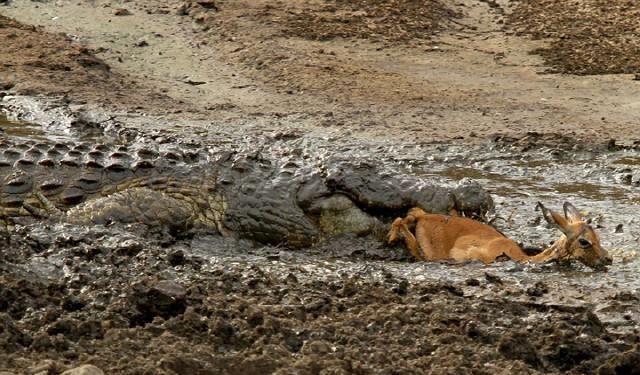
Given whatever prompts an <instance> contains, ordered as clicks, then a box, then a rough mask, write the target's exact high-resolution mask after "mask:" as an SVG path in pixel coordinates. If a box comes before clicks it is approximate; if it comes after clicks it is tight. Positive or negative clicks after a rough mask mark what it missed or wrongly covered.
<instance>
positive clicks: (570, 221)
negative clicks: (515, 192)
mask: <svg viewBox="0 0 640 375" xmlns="http://www.w3.org/2000/svg"><path fill="white" fill-rule="evenodd" d="M536 208H540V209H541V211H542V215H543V216H544V218H545V220H546V221H547V222H548V223H549V224H552V225H553V226H555V227H556V228H558V229H560V231H562V233H563V234H564V235H563V236H562V238H560V239H559V240H558V241H557V242H556V243H555V244H554V246H555V247H556V254H555V256H554V258H556V259H576V260H579V261H580V262H582V263H584V264H585V265H587V266H589V267H591V268H594V269H596V268H603V267H604V266H607V265H610V264H611V262H612V259H611V256H610V255H609V253H608V252H607V251H606V250H604V249H603V248H602V247H601V246H600V238H599V237H598V234H597V233H596V232H595V230H593V228H592V227H591V225H589V224H588V223H587V222H586V220H585V219H584V217H583V216H582V214H581V213H580V211H578V209H576V208H575V207H574V206H573V205H572V204H571V203H569V202H565V203H564V205H563V208H564V217H563V216H562V215H560V214H559V213H557V212H555V211H552V210H549V209H547V208H546V207H544V206H543V205H542V203H540V202H538V205H537V207H536Z"/></svg>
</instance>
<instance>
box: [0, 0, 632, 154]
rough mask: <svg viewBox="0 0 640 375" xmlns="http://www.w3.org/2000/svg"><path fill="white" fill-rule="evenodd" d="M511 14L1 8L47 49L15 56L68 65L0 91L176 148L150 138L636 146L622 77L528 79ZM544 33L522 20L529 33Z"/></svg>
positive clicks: (324, 6) (402, 8) (331, 4)
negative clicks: (557, 141) (97, 111)
mask: <svg viewBox="0 0 640 375" xmlns="http://www.w3.org/2000/svg"><path fill="white" fill-rule="evenodd" d="M419 3H420V5H421V6H418V4H419ZM511 3H512V2H509V1H506V0H500V1H475V0H464V1H460V2H455V3H451V2H447V3H445V2H441V1H422V2H416V1H411V0H402V1H400V0H398V1H393V2H381V1H371V0H370V1H364V0H363V1H358V2H345V1H327V0H314V1H310V0H305V1H303V0H296V1H287V2H277V1H267V0H262V1H212V0H211V1H185V2H180V3H177V4H176V3H175V2H170V1H164V0H163V1H161V0H158V1H151V0H145V1H136V2H125V3H118V2H111V1H106V0H104V1H98V2H72V1H61V2H54V3H39V2H26V3H25V2H9V5H8V6H3V7H2V8H0V10H1V11H2V13H3V14H5V15H7V16H13V17H17V19H18V20H19V21H21V22H23V23H29V24H35V25H43V26H44V28H40V29H37V30H34V31H33V32H34V33H42V32H44V31H45V30H46V31H47V32H53V33H54V35H56V37H52V36H51V35H49V34H46V35H47V36H46V37H45V36H44V35H45V34H42V35H43V38H41V39H40V41H39V42H38V41H35V39H37V38H35V39H34V41H32V44H34V46H35V48H32V49H31V50H38V49H40V48H42V49H43V50H44V48H45V46H46V43H47V42H46V40H52V41H56V40H58V39H60V42H61V43H62V44H59V43H58V44H56V45H55V46H56V51H62V50H63V48H65V49H69V52H58V53H57V54H51V55H52V56H56V58H58V57H59V58H67V57H68V58H69V59H70V60H69V61H64V60H61V61H54V65H55V66H66V67H69V68H73V70H71V71H65V70H51V69H44V70H41V71H38V72H37V73H38V74H34V75H33V76H32V75H29V74H30V72H31V71H32V70H26V67H24V68H22V67H21V66H22V65H21V64H22V63H16V62H15V61H14V62H11V61H8V62H7V63H8V64H10V65H12V69H11V70H7V71H5V72H4V73H3V76H5V77H6V76H7V75H11V74H13V78H10V79H9V80H10V82H13V83H16V84H17V86H16V87H17V89H18V90H19V91H21V92H27V93H35V92H41V93H43V94H46V93H60V92H66V93H68V94H67V95H71V96H73V97H74V98H76V97H80V99H77V100H78V101H87V102H88V103H95V104H98V105H102V106H103V107H106V108H107V109H109V108H110V110H115V111H116V112H119V111H120V110H121V109H124V110H125V111H128V110H129V109H131V108H132V107H133V108H135V107H143V109H144V112H146V115H147V116H148V115H156V117H146V118H136V117H135V116H131V115H132V114H131V113H128V114H127V115H126V116H125V119H126V121H127V122H128V123H129V126H141V127H142V128H144V129H148V128H155V127H160V128H161V130H163V131H167V132H174V131H176V132H177V133H181V134H182V133H183V132H184V129H181V130H179V131H177V128H176V127H171V126H170V127H167V126H164V125H159V124H166V122H167V120H168V122H170V123H176V122H180V123H182V124H185V126H187V125H189V126H190V125H193V127H192V128H193V129H195V130H194V132H196V133H197V132H199V131H200V130H198V129H202V127H203V126H206V127H209V128H210V129H217V128H218V127H220V128H222V129H226V128H227V126H228V124H229V123H233V124H238V126H241V127H243V128H245V129H247V131H249V130H250V129H251V128H253V127H255V131H276V132H277V131H280V130H281V129H282V128H283V127H286V128H289V129H292V130H293V129H295V130H296V131H301V132H313V131H319V132H330V133H334V132H335V133H336V134H340V135H342V136H352V137H366V138H380V139H386V140H405V139H411V140H418V141H422V142H429V141H442V140H445V139H449V140H450V139H456V140H461V139H464V140H466V141H470V142H477V141H478V140H482V139H484V138H485V137H487V136H490V135H492V134H495V133H501V134H508V135H514V136H522V135H524V134H526V133H527V132H531V131H536V132H539V133H560V134H564V135H566V136H568V137H573V138H578V139H581V140H583V141H584V140H587V141H589V142H595V143H601V142H605V141H606V140H608V139H611V138H615V139H617V140H619V141H623V142H633V141H635V140H640V128H638V127H637V126H636V125H637V117H636V116H635V113H636V111H635V109H637V108H638V105H639V104H638V103H640V94H639V92H640V91H639V90H637V88H636V87H635V86H636V85H635V84H634V82H633V81H632V79H633V76H632V75H631V76H624V75H621V76H609V77H606V78H604V77H599V76H591V77H582V78H580V79H577V78H575V77H572V76H551V75H540V74H539V73H540V72H544V71H546V70H548V69H549V66H545V65H543V63H542V62H541V61H540V60H539V59H538V58H537V57H536V56H533V55H531V54H530V52H531V51H533V50H535V49H536V48H544V47H548V46H545V45H544V44H543V43H542V42H541V41H532V40H528V39H525V38H522V37H519V36H516V35H513V33H511V32H505V25H504V23H505V22H507V23H511V22H515V21H513V20H516V21H518V20H519V18H518V17H515V16H510V17H506V18H505V14H506V15H508V14H509V13H510V12H511V10H512V9H511V8H510V6H509V4H511ZM574 3H579V4H586V3H587V2H586V1H578V2H572V4H574ZM526 4H528V3H516V4H515V5H516V6H517V7H516V9H515V11H516V12H524V10H523V9H529V8H531V9H537V8H534V7H529V8H527V7H526ZM123 9H126V12H125V11H124V10H123ZM541 9H546V10H548V11H549V12H554V14H560V12H555V9H554V8H548V7H545V8H541ZM585 9H587V8H585ZM421 12H422V13H421ZM616 12H617V13H616ZM421 14H422V15H421ZM516 14H519V13H516ZM527 14H528V13H527ZM545 14H546V13H545ZM562 14H565V13H562ZM615 14H619V15H620V16H615ZM625 14H626V13H624V12H623V11H622V8H616V7H613V8H611V9H609V11H608V13H603V12H594V15H593V17H594V18H597V16H599V15H606V16H607V18H606V19H608V20H609V21H606V20H605V21H606V22H609V24H608V26H607V30H609V29H611V31H610V32H609V33H610V34H611V35H614V34H615V33H616V31H615V30H617V28H620V30H618V31H620V32H619V35H627V34H629V32H627V31H625V30H628V29H629V27H628V25H629V23H628V22H631V21H628V22H627V21H624V17H625V16H624V15H625ZM423 15H426V16H423ZM616 17H617V18H616ZM549 19H554V18H553V17H551V15H549V16H548V17H546V16H545V17H543V16H540V17H538V18H536V17H533V16H532V20H540V24H541V25H542V24H544V25H546V24H547V21H548V20H549ZM629 19H631V18H629ZM617 20H620V21H619V22H618V21H617ZM561 21H562V20H561V19H560V18H558V22H561ZM605 21H602V22H605ZM5 22H6V21H5ZM518 22H521V21H518ZM532 22H533V21H532ZM594 22H595V21H594ZM527 25H528V26H527V27H528V28H530V29H531V30H535V28H534V26H535V25H532V24H531V23H528V24H527ZM578 26H580V27H581V25H578ZM509 27H511V26H509ZM513 27H520V26H518V25H517V24H516V25H514V26H513ZM542 27H543V26H539V28H542ZM545 27H546V26H545ZM567 27H569V26H567ZM507 29H508V27H507ZM614 29H615V30H614ZM367 30H371V31H370V32H369V33H367ZM5 31H6V29H5ZM60 33H63V34H64V35H67V36H69V37H63V36H62V35H61V34H60ZM616 35H618V34H616ZM69 38H72V39H73V42H71V41H69V40H67V39H69ZM3 41H7V43H4V44H3V48H6V49H8V50H12V51H24V52H25V53H26V52H27V51H26V50H24V49H20V48H17V47H18V46H20V45H21V43H22V42H21V41H20V40H19V39H15V38H14V39H11V38H10V39H8V40H3ZM38 43H40V44H42V45H40V44H38ZM56 43H57V42H56ZM603 43H604V42H603ZM630 43H635V42H633V41H631V42H630ZM601 44H602V43H601ZM602 45H604V44H602ZM630 45H631V44H630ZM63 46H66V47H63ZM73 51H76V52H73ZM78 51H89V52H90V53H91V54H93V56H95V57H96V61H103V62H104V63H105V64H107V66H109V67H110V70H109V71H106V67H105V65H100V66H102V67H103V69H101V70H100V71H98V72H95V70H96V68H95V67H81V68H80V67H78V65H79V64H78V63H77V62H74V61H73V59H74V58H79V57H74V56H75V55H74V54H78V53H80V52H78ZM84 53H85V54H86V52H84ZM616 53H617V52H616ZM620 53H621V54H620V56H619V58H617V59H609V60H607V61H624V56H627V55H622V52H620ZM625 53H626V52H625ZM628 53H630V54H631V53H633V52H632V50H631V49H630V50H629V52H628ZM593 54H594V55H603V56H604V55H606V53H600V52H594V53H593ZM9 56H10V55H5V54H2V55H0V59H5V58H11V59H13V57H9ZM11 56H12V55H11ZM43 56H49V54H46V55H43ZM65 56H67V57H65ZM79 56H80V57H82V55H79ZM629 56H630V55H629ZM567 61H569V60H567ZM40 64H41V65H46V64H42V63H40ZM13 69H15V72H13V71H12V70H13ZM29 69H31V68H29ZM5 80H6V78H5ZM66 82H73V85H68V86H67V85H66ZM131 82H134V83H131ZM69 87H77V88H78V89H77V90H70V89H69ZM83 87H86V88H87V89H86V90H85V89H83ZM140 87H144V88H148V89H140ZM612 93H615V95H612ZM165 95H166V96H167V97H169V98H172V100H171V99H166V98H164V96H165ZM129 112H130V111H129ZM167 112H171V113H173V112H178V113H180V114H179V115H178V116H167V115H166V114H167ZM157 116H160V117H162V116H164V117H162V118H158V117H157ZM151 118H153V120H150V119H151ZM136 124H137V125H136ZM203 124H205V125H203ZM212 127H213V128H212Z"/></svg>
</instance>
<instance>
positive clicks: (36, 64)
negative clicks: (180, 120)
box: [0, 15, 169, 111]
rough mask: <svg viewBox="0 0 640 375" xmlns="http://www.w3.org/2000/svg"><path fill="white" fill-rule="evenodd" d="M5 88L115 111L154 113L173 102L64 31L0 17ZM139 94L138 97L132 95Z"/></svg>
mask: <svg viewBox="0 0 640 375" xmlns="http://www.w3.org/2000/svg"><path fill="white" fill-rule="evenodd" d="M0 40H2V41H3V43H2V52H1V54H0V65H1V66H2V67H3V69H2V70H1V71H0V89H4V90H8V89H11V88H13V89H14V92H15V93H18V94H21V95H41V94H46V95H54V96H64V97H65V98H66V100H67V101H68V102H72V103H75V104H79V103H86V102H96V101H97V102H100V103H101V104H102V105H104V106H107V107H110V108H125V109H129V110H134V109H153V110H154V111H157V110H158V109H161V108H163V106H166V105H167V103H169V98H167V97H166V96H164V95H162V94H159V93H155V92H153V91H152V90H149V89H144V88H143V87H141V86H140V85H139V84H137V83H136V82H135V80H133V79H131V78H129V77H127V76H126V75H123V74H119V73H115V72H112V71H111V67H110V66H109V65H108V64H107V63H105V62H104V61H103V60H102V59H100V58H98V57H96V56H95V54H94V51H91V50H90V49H88V48H86V47H83V46H80V45H78V43H75V42H74V41H73V39H72V38H71V37H70V36H68V35H65V34H63V33H48V32H46V31H45V30H44V29H43V28H42V27H35V26H28V25H23V24H20V23H18V22H16V21H15V20H12V19H10V18H7V17H5V16H2V15H0ZM132 92H135V93H136V94H135V95H131V93H132Z"/></svg>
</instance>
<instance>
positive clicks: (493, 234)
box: [388, 203, 611, 268]
mask: <svg viewBox="0 0 640 375" xmlns="http://www.w3.org/2000/svg"><path fill="white" fill-rule="evenodd" d="M537 208H540V209H541V210H542V213H543V216H544V218H545V219H546V220H547V221H548V222H549V223H551V224H553V225H554V226H556V227H557V228H558V229H560V230H561V231H562V233H563V234H562V236H561V237H560V238H559V239H558V240H557V241H556V242H555V243H554V244H553V245H551V246H550V247H549V248H547V249H546V250H544V251H542V252H541V253H540V254H538V255H535V256H528V255H527V254H525V252H524V251H523V250H522V248H520V246H518V244H517V243H515V242H514V241H513V240H511V239H509V238H507V237H505V236H504V235H503V234H502V233H500V232H498V231H497V230H496V229H495V228H493V227H491V226H489V225H487V224H483V223H481V222H478V221H475V220H471V219H467V218H464V217H458V216H446V215H436V214H427V213H426V212H424V211H423V210H422V209H420V208H412V209H411V210H409V213H408V214H407V216H406V217H405V218H404V219H403V218H397V219H395V221H394V222H393V224H392V225H391V230H390V231H389V235H388V239H389V243H392V242H394V241H396V240H397V239H399V238H403V239H404V241H405V244H406V246H407V248H409V251H410V252H411V254H412V255H413V256H414V257H415V258H416V259H417V260H423V261H429V260H443V259H453V260H457V261H465V260H480V261H482V262H484V263H491V262H493V261H495V260H496V258H498V257H500V256H502V255H506V256H507V257H509V258H511V259H513V260H517V261H521V262H524V261H531V262H542V261H546V260H549V259H576V260H579V261H581V262H582V263H584V264H586V265H587V266H590V267H594V268H596V267H600V266H603V265H608V264H611V257H610V256H609V254H608V253H607V251H605V250H604V249H602V247H601V246H600V239H599V237H598V235H597V234H596V232H595V231H594V230H593V228H591V226H590V225H588V224H587V223H586V222H585V220H584V218H583V217H582V215H580V213H579V212H578V210H577V209H576V208H575V207H574V206H573V205H571V204H570V203H565V204H564V212H565V216H564V217H563V216H562V215H560V214H558V213H556V212H554V211H552V210H548V209H547V208H545V207H544V206H543V205H542V204H540V203H538V206H537ZM414 224H415V234H414V233H413V232H411V230H410V227H411V226H413V225H414Z"/></svg>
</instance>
